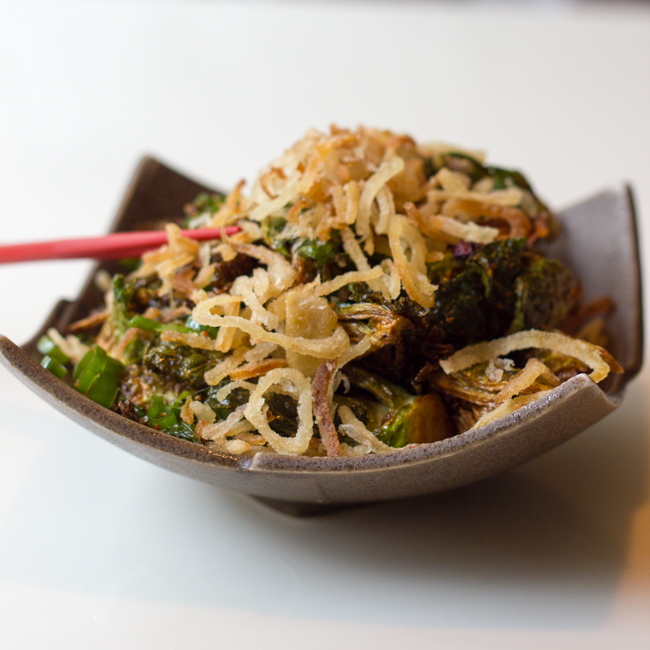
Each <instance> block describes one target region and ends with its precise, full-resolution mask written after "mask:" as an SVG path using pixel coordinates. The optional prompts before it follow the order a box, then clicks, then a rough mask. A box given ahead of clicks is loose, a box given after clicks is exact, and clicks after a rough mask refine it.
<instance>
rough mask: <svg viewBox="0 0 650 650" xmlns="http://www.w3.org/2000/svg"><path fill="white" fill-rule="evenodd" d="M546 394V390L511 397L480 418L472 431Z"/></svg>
mask: <svg viewBox="0 0 650 650" xmlns="http://www.w3.org/2000/svg"><path fill="white" fill-rule="evenodd" d="M548 392H549V391H547V390H540V391H538V392H537V393H532V394H531V395H520V396H519V397H511V398H510V399H508V400H506V401H505V402H503V404H500V405H499V406H497V407H496V408H495V409H494V410H493V411H489V412H488V413H486V414H485V415H483V416H482V417H480V418H479V419H478V420H477V421H476V422H475V423H474V426H472V429H477V428H478V427H482V426H485V425H486V424H490V422H494V421H495V420H498V419H499V418H503V417H505V416H506V415H510V413H513V412H514V411H516V410H517V409H520V408H521V407H522V406H526V404H530V403H531V402H534V401H535V400H536V399H539V398H540V397H543V396H544V395H546V394H547V393H548Z"/></svg>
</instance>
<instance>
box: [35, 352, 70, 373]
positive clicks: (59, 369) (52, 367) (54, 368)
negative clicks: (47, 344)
mask: <svg viewBox="0 0 650 650" xmlns="http://www.w3.org/2000/svg"><path fill="white" fill-rule="evenodd" d="M41 365H42V366H43V368H45V369H46V370H49V371H50V372H51V373H52V374H53V375H56V376H57V377H58V378H59V379H63V378H64V377H65V376H66V375H67V374H68V371H67V370H66V369H65V367H64V366H63V365H62V364H60V363H59V362H58V361H57V360H56V359H53V358H52V357H50V356H48V355H47V354H46V355H45V356H44V357H43V358H42V359H41Z"/></svg>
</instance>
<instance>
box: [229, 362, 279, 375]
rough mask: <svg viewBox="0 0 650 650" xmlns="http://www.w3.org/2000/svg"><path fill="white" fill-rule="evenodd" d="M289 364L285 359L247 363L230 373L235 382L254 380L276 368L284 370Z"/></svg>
mask: <svg viewBox="0 0 650 650" xmlns="http://www.w3.org/2000/svg"><path fill="white" fill-rule="evenodd" d="M286 365H287V362H286V361H285V360H284V359H264V360H263V361H253V362H251V363H245V364H244V365H243V366H240V367H239V368H235V370H231V371H230V378H231V379H235V380H240V379H252V378H253V377H259V376H260V375H265V374H266V373H267V372H269V370H273V369H274V368H284V367H285V366H286Z"/></svg>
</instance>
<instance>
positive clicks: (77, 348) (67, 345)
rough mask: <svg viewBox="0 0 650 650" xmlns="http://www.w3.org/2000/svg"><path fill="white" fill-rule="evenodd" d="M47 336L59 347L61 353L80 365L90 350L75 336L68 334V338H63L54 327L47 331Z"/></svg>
mask: <svg viewBox="0 0 650 650" xmlns="http://www.w3.org/2000/svg"><path fill="white" fill-rule="evenodd" d="M47 335H48V336H49V337H50V338H51V339H52V341H53V342H54V343H55V344H56V345H58V346H59V349H60V350H61V352H63V354H65V355H66V356H68V357H70V359H72V361H74V363H79V362H80V361H81V360H82V359H83V358H84V355H85V354H86V352H88V350H89V349H90V348H89V347H88V346H87V345H85V344H84V343H82V342H81V341H80V340H79V339H78V338H77V337H76V336H75V335H74V334H68V336H66V337H65V338H63V336H61V334H59V331H58V330H57V329H54V327H50V329H48V330H47Z"/></svg>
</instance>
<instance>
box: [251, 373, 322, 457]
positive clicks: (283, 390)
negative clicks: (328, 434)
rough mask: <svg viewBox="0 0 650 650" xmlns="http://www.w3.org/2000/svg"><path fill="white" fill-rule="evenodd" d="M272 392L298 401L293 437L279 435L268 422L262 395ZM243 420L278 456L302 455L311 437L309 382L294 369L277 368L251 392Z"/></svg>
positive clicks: (266, 406)
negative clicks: (252, 427)
mask: <svg viewBox="0 0 650 650" xmlns="http://www.w3.org/2000/svg"><path fill="white" fill-rule="evenodd" d="M269 390H273V391H274V392H276V393H280V394H282V395H288V396H289V397H292V398H293V399H295V400H296V401H297V402H298V429H297V431H296V435H295V436H294V437H293V438H284V437H282V436H280V435H278V434H277V433H276V432H275V431H273V429H271V427H270V426H269V422H268V415H267V411H268V405H267V404H266V400H265V398H264V395H265V393H266V392H267V391H269ZM244 415H245V417H246V419H247V420H248V421H249V422H250V423H251V424H252V425H253V426H254V427H255V428H256V429H257V430H258V432H259V433H260V434H261V435H262V437H263V438H264V439H265V440H266V441H267V442H268V443H269V445H270V446H271V447H272V448H273V449H274V450H275V451H276V452H278V453H279V454H284V455H289V456H296V455H299V454H304V453H305V452H306V451H307V447H308V446H309V441H310V440H311V437H312V435H313V426H314V421H313V420H314V418H313V414H312V397H311V382H310V381H309V379H307V378H306V377H305V376H304V375H303V374H302V373H301V372H299V371H298V370H294V369H293V368H276V369H275V370H271V371H270V372H269V373H267V374H266V375H265V376H264V377H262V378H261V379H260V381H259V383H258V384H257V386H256V387H255V390H254V391H253V392H252V393H251V396H250V399H249V400H248V404H246V406H245V409H244Z"/></svg>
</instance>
